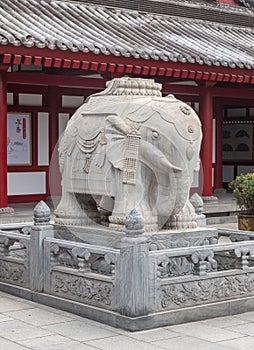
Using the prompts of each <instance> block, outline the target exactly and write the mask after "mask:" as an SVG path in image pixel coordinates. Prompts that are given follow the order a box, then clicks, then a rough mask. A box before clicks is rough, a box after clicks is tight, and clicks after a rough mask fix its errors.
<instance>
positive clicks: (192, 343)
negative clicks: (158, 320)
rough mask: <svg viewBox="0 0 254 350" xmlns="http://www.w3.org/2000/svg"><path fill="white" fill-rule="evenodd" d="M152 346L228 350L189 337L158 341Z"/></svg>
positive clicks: (190, 349)
mask: <svg viewBox="0 0 254 350" xmlns="http://www.w3.org/2000/svg"><path fill="white" fill-rule="evenodd" d="M151 344H154V345H157V346H160V347H162V348H163V349H168V350H169V349H172V350H226V349H228V348H227V347H225V346H223V345H220V344H218V343H210V342H208V341H206V340H202V339H197V338H194V337H189V336H180V337H177V338H170V339H163V340H157V341H155V342H153V343H151Z"/></svg>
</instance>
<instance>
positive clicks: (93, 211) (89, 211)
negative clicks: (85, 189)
mask: <svg viewBox="0 0 254 350" xmlns="http://www.w3.org/2000/svg"><path fill="white" fill-rule="evenodd" d="M76 198H77V201H78V203H79V206H80V208H81V209H82V212H83V213H85V214H86V215H87V217H88V218H89V219H90V220H91V221H92V222H94V223H100V213H99V210H98V206H97V203H96V201H95V199H94V198H93V196H92V195H91V194H87V193H77V194H76Z"/></svg>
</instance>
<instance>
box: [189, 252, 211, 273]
mask: <svg viewBox="0 0 254 350" xmlns="http://www.w3.org/2000/svg"><path fill="white" fill-rule="evenodd" d="M191 260H192V261H193V263H194V267H195V271H194V273H196V274H198V275H199V276H205V275H206V274H207V272H210V271H216V270H217V261H216V260H215V259H214V252H213V251H212V250H204V251H197V252H195V253H194V254H192V256H191Z"/></svg>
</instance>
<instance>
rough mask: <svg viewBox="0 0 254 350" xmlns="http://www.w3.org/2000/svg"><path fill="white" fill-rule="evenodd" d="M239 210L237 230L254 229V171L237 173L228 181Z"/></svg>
mask: <svg viewBox="0 0 254 350" xmlns="http://www.w3.org/2000/svg"><path fill="white" fill-rule="evenodd" d="M229 188H231V189H232V190H233V195H234V197H235V198H236V201H237V204H238V206H239V207H240V210H241V212H240V213H239V214H238V228H239V230H246V231H254V173H248V174H245V175H243V174H241V175H238V176H237V177H236V178H235V179H234V180H233V181H231V182H230V183H229Z"/></svg>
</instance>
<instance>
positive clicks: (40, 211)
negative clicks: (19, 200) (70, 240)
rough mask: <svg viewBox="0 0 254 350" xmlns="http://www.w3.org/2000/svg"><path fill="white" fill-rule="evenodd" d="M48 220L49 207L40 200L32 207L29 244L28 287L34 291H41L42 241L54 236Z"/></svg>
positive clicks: (42, 275)
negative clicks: (32, 215) (32, 219)
mask: <svg viewBox="0 0 254 350" xmlns="http://www.w3.org/2000/svg"><path fill="white" fill-rule="evenodd" d="M49 221H50V209H49V207H48V206H47V204H46V203H45V202H43V201H40V202H39V203H38V204H37V205H36V207H35V208H34V226H33V227H32V231H31V245H30V287H31V289H32V290H33V291H36V292H42V291H43V284H44V250H43V241H44V239H45V238H46V237H50V238H52V237H54V230H53V226H52V225H50V223H49Z"/></svg>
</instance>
